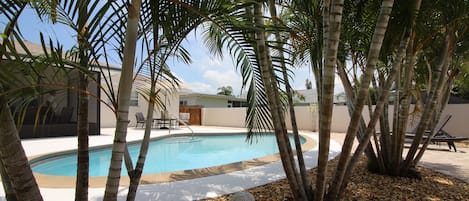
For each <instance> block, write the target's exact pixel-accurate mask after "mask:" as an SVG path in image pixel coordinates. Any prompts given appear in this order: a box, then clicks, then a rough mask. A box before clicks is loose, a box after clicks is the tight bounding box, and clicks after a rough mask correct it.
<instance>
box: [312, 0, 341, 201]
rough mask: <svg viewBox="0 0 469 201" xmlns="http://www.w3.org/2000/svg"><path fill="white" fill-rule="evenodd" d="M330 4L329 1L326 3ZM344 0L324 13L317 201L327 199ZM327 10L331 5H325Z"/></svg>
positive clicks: (335, 3)
mask: <svg viewBox="0 0 469 201" xmlns="http://www.w3.org/2000/svg"><path fill="white" fill-rule="evenodd" d="M325 3H326V4H328V1H325ZM343 4H344V1H343V0H334V1H332V6H331V9H330V13H327V12H324V13H325V14H324V16H323V17H324V18H326V19H324V20H323V21H324V25H323V26H326V25H328V28H324V29H325V31H327V32H325V33H324V37H325V38H326V40H325V46H324V47H325V54H324V55H325V67H324V69H323V73H322V76H321V77H323V80H322V85H321V86H320V87H321V92H322V93H321V95H320V96H321V98H320V99H321V100H320V102H319V104H320V105H319V107H320V108H321V109H320V111H319V112H320V113H319V115H320V118H319V153H318V172H317V176H316V192H315V200H317V201H321V200H324V198H325V196H324V195H325V191H326V171H327V162H328V159H329V145H330V138H331V121H332V108H333V103H334V102H333V98H334V78H335V68H336V65H337V52H338V46H339V40H340V28H341V24H342V11H343ZM324 7H325V10H329V9H326V8H328V7H329V5H325V6H324Z"/></svg>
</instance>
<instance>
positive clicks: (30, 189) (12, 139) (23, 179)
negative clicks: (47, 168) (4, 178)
mask: <svg viewBox="0 0 469 201" xmlns="http://www.w3.org/2000/svg"><path fill="white" fill-rule="evenodd" d="M0 92H3V88H2V86H0ZM5 98H6V97H5V96H0V158H1V160H2V164H3V166H4V168H5V172H6V174H7V175H8V176H9V177H10V181H11V185H12V187H13V190H14V192H15V193H16V196H17V197H16V198H17V199H18V200H38V201H42V196H41V192H40V191H39V187H38V185H37V183H36V179H35V178H34V176H33V172H32V170H31V166H30V165H29V161H28V158H27V157H26V154H25V152H24V149H23V146H22V145H21V140H20V138H19V135H18V131H17V130H16V125H15V122H14V120H13V117H12V116H11V111H10V108H9V106H8V101H7V100H6V99H5Z"/></svg>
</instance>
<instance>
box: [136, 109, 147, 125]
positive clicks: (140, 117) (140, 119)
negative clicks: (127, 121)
mask: <svg viewBox="0 0 469 201" xmlns="http://www.w3.org/2000/svg"><path fill="white" fill-rule="evenodd" d="M135 118H136V119H137V123H135V128H137V125H138V124H142V128H143V126H145V117H144V116H143V113H141V112H136V113H135Z"/></svg>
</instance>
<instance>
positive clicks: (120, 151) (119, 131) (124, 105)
mask: <svg viewBox="0 0 469 201" xmlns="http://www.w3.org/2000/svg"><path fill="white" fill-rule="evenodd" d="M141 4H142V1H141V0H132V1H131V3H130V4H128V18H127V28H126V36H125V45H124V58H123V62H122V74H121V77H120V82H119V94H118V100H119V102H118V108H117V122H116V131H115V136H114V144H113V146H112V156H111V164H110V166H109V173H108V177H107V181H106V190H105V194H104V200H106V201H111V200H112V201H113V200H117V193H118V190H119V181H120V172H121V166H122V157H123V155H124V151H125V147H126V144H127V142H126V137H127V127H128V120H129V102H130V93H131V90H132V77H133V69H134V59H135V50H136V45H137V37H138V36H137V30H138V21H139V16H140V7H141Z"/></svg>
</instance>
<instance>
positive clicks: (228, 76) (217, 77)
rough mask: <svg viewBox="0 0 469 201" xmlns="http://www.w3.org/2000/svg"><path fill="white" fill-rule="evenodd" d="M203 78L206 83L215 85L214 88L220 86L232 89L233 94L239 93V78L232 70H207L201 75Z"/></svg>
mask: <svg viewBox="0 0 469 201" xmlns="http://www.w3.org/2000/svg"><path fill="white" fill-rule="evenodd" d="M202 76H203V78H204V79H206V80H207V81H210V82H212V83H213V84H215V85H216V86H215V87H216V88H218V87H221V86H231V87H233V93H234V94H237V93H239V90H240V88H241V82H242V80H241V76H240V75H239V74H238V73H236V72H235V71H234V70H227V71H218V70H207V71H205V72H204V73H203V75H202Z"/></svg>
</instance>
